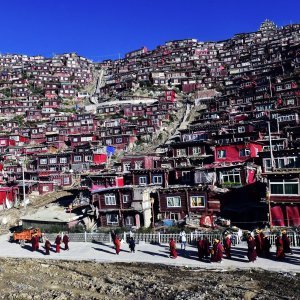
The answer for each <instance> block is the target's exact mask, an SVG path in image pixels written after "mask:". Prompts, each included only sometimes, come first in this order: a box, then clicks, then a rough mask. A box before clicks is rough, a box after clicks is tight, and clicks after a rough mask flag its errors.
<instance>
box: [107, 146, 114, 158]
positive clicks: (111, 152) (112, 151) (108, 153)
mask: <svg viewBox="0 0 300 300" xmlns="http://www.w3.org/2000/svg"><path fill="white" fill-rule="evenodd" d="M115 150H116V149H115V148H114V147H112V146H106V154H107V155H108V156H111V155H113V154H114V153H115Z"/></svg>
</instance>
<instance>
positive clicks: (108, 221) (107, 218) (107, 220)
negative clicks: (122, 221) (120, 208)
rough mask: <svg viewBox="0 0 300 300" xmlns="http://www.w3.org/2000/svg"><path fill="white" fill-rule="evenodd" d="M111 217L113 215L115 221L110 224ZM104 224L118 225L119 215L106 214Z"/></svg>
mask: <svg viewBox="0 0 300 300" xmlns="http://www.w3.org/2000/svg"><path fill="white" fill-rule="evenodd" d="M112 215H114V217H116V220H117V221H114V222H112V221H111V217H112ZM106 223H107V225H119V215H118V214H116V213H115V214H106Z"/></svg>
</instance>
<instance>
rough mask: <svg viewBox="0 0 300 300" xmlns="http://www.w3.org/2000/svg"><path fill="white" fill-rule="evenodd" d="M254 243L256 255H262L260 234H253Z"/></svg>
mask: <svg viewBox="0 0 300 300" xmlns="http://www.w3.org/2000/svg"><path fill="white" fill-rule="evenodd" d="M255 244H256V253H257V256H262V241H261V236H260V235H259V234H257V235H256V236H255Z"/></svg>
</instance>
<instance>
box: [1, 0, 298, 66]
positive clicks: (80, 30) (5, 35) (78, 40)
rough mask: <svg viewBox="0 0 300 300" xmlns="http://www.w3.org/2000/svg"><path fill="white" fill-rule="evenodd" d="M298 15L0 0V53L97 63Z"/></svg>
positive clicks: (101, 1) (220, 0) (141, 3)
mask: <svg viewBox="0 0 300 300" xmlns="http://www.w3.org/2000/svg"><path fill="white" fill-rule="evenodd" d="M299 11H300V1H299V0H289V1H283V0H282V1H279V0H260V1H257V0H251V1H245V0H232V1H230V0H228V1H224V0H209V1H205V0H147V1H146V0H48V1H47V0H25V1H24V0H9V1H4V0H2V1H1V3H0V21H1V27H0V53H21V54H29V55H36V54H42V55H45V56H52V54H53V53H65V52H77V53H78V54H80V55H83V56H86V57H88V58H91V59H93V60H96V61H100V60H103V59H108V58H113V59H114V58H117V57H118V54H119V53H120V55H121V57H123V56H124V54H125V53H126V52H128V51H131V50H135V49H138V48H140V47H142V46H146V47H148V48H149V49H153V48H155V47H156V46H157V45H159V44H163V43H164V42H166V41H169V40H174V39H183V38H197V39H199V40H204V41H207V40H222V39H226V38H230V37H231V36H232V35H233V34H235V33H239V32H249V31H255V30H257V28H258V27H259V25H260V23H261V22H262V21H263V20H264V19H266V18H268V19H271V20H273V21H274V22H275V23H277V24H278V25H280V26H281V25H287V24H289V23H290V22H293V23H300V16H299Z"/></svg>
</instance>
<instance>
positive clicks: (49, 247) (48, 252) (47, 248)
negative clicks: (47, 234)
mask: <svg viewBox="0 0 300 300" xmlns="http://www.w3.org/2000/svg"><path fill="white" fill-rule="evenodd" d="M50 249H51V243H50V242H49V241H48V240H47V241H46V242H45V250H46V253H45V254H46V255H50Z"/></svg>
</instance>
